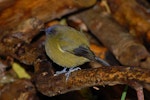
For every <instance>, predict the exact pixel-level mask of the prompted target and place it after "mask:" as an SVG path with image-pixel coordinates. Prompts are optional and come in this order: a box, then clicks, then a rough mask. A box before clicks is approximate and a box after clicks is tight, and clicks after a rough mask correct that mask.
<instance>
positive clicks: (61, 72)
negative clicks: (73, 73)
mask: <svg viewBox="0 0 150 100" xmlns="http://www.w3.org/2000/svg"><path fill="white" fill-rule="evenodd" d="M66 72H67V68H64V69H63V70H61V71H56V73H55V74H54V76H57V75H59V74H63V73H66Z"/></svg>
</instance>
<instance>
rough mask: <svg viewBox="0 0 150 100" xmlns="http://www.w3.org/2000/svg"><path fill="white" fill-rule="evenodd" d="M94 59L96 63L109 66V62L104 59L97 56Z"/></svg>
mask: <svg viewBox="0 0 150 100" xmlns="http://www.w3.org/2000/svg"><path fill="white" fill-rule="evenodd" d="M95 60H96V61H97V62H98V63H100V64H102V65H104V66H110V64H109V63H108V62H106V61H105V60H103V59H101V58H99V57H95Z"/></svg>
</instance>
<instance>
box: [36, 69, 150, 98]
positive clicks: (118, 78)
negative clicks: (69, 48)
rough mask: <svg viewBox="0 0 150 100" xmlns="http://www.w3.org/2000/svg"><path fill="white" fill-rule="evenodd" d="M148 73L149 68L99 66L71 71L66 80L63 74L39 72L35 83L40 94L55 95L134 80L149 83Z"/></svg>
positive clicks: (149, 76) (128, 82)
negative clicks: (54, 74) (50, 74)
mask: <svg viewBox="0 0 150 100" xmlns="http://www.w3.org/2000/svg"><path fill="white" fill-rule="evenodd" d="M44 73H46V72H44ZM47 73H48V72H47ZM149 73H150V71H149V70H146V69H140V68H133V67H122V66H112V67H100V68H93V69H84V70H79V71H75V72H72V73H71V74H70V76H69V79H68V80H67V81H66V76H65V75H64V74H61V75H58V76H53V75H52V76H49V75H47V74H42V73H40V74H37V75H36V77H35V83H36V87H37V89H38V90H39V91H40V92H41V93H42V94H44V95H47V96H55V95H58V94H64V93H66V92H69V91H74V90H79V89H81V88H85V87H90V86H95V85H102V86H105V85H116V84H128V85H131V81H136V82H137V83H139V84H141V85H142V86H144V85H143V84H145V83H147V84H150V74H149Z"/></svg>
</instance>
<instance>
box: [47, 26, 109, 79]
mask: <svg viewBox="0 0 150 100" xmlns="http://www.w3.org/2000/svg"><path fill="white" fill-rule="evenodd" d="M45 32H46V41H45V50H46V54H47V55H48V57H49V58H50V59H51V60H52V61H53V62H55V63H56V64H58V65H60V66H62V67H64V69H63V70H62V71H57V72H56V74H55V75H58V74H61V73H65V75H66V77H67V78H66V79H68V77H69V74H70V73H71V72H73V71H75V70H79V69H80V68H79V67H77V66H79V65H82V64H84V63H85V62H89V61H97V62H99V63H101V64H102V65H104V66H110V65H109V64H108V63H107V62H106V61H104V60H102V59H100V58H98V57H96V56H95V55H94V53H93V52H92V51H91V50H90V48H89V41H88V39H87V38H86V36H85V35H84V34H83V33H82V32H79V31H77V30H75V29H74V28H72V27H69V26H64V25H54V26H51V27H49V28H47V29H45ZM67 68H69V71H67V70H66V69H67Z"/></svg>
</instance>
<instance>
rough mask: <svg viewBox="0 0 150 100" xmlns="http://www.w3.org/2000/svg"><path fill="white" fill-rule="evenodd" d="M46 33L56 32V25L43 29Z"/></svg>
mask: <svg viewBox="0 0 150 100" xmlns="http://www.w3.org/2000/svg"><path fill="white" fill-rule="evenodd" d="M45 32H46V34H54V33H56V26H51V27H48V28H46V29H45Z"/></svg>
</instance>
